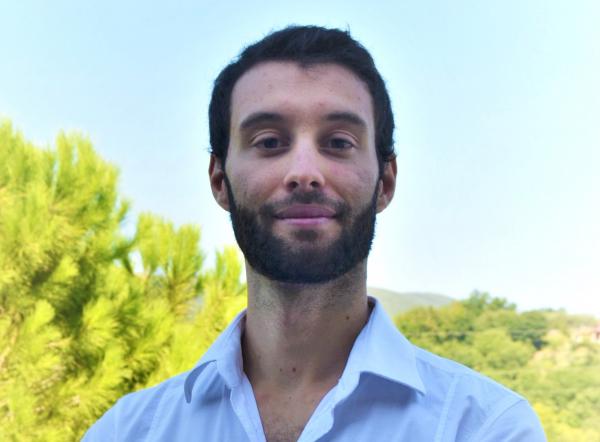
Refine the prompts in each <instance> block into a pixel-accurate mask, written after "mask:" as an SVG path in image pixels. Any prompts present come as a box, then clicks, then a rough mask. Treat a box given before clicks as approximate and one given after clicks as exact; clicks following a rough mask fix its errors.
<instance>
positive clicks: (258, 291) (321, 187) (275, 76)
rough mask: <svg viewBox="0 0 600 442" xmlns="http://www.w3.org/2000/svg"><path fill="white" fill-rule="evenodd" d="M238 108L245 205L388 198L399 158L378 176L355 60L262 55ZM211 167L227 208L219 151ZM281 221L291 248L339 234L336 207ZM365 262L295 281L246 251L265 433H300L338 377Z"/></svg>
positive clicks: (361, 317) (231, 173)
mask: <svg viewBox="0 0 600 442" xmlns="http://www.w3.org/2000/svg"><path fill="white" fill-rule="evenodd" d="M231 108H232V115H231V127H230V144H229V149H228V154H227V160H226V165H225V167H226V169H225V172H226V173H227V176H228V178H229V182H230V184H231V187H232V189H231V190H232V192H233V195H234V196H235V199H236V203H237V204H239V205H243V206H245V207H248V208H252V209H253V210H258V208H260V207H261V205H262V204H265V203H273V202H279V201H283V200H285V199H286V197H289V195H290V194H291V193H293V192H308V191H318V192H321V193H322V194H323V195H324V196H326V197H327V198H328V199H330V200H332V201H343V202H345V203H347V204H348V205H349V206H350V207H351V209H352V212H353V213H354V214H356V213H357V212H359V211H360V210H361V209H364V208H365V207H366V206H367V205H368V204H369V202H370V201H371V199H372V198H373V193H374V192H375V191H376V192H377V201H376V204H377V212H378V213H379V212H381V211H382V210H384V209H385V208H386V207H387V205H388V204H389V203H390V201H391V199H392V197H393V195H394V189H395V182H396V181H395V179H396V163H395V160H392V161H390V162H387V163H385V166H384V169H383V173H382V176H381V178H380V177H379V168H378V164H377V155H376V150H375V132H374V118H373V106H372V100H371V96H370V94H369V91H368V89H367V87H366V85H365V84H364V83H363V82H362V81H361V80H360V79H359V78H358V77H356V76H355V75H354V74H353V73H352V72H351V71H349V70H347V69H346V68H344V67H342V66H339V65H335V64H320V65H315V66H311V67H308V68H306V67H300V66H299V65H297V64H295V63H292V62H265V63H261V64H259V65H257V66H255V67H253V68H252V69H250V70H249V71H248V72H246V73H245V74H244V75H243V76H242V77H241V78H240V79H239V80H238V82H237V83H236V85H235V87H234V90H233V95H232V106H231ZM264 113H268V114H272V115H271V116H270V117H269V118H264V115H263V114H264ZM261 115H262V117H263V118H258V119H257V118H255V117H257V116H261ZM273 115H274V116H275V118H273ZM340 115H342V116H343V117H340ZM349 115H350V116H353V117H356V118H348V116H349ZM252 119H254V122H253V123H252V124H247V123H248V122H249V121H250V120H252ZM352 120H355V121H352ZM359 121H362V123H359ZM209 177H210V183H211V187H212V191H213V195H214V197H215V199H216V201H217V202H218V203H219V205H220V206H221V207H223V208H224V209H225V210H230V201H229V198H228V195H227V191H226V188H225V186H226V183H225V180H224V171H223V165H222V163H221V162H220V161H219V159H217V158H215V157H214V156H213V157H212V158H211V162H210V167H209ZM272 229H273V233H274V234H275V235H277V236H279V237H280V238H282V239H284V240H285V241H286V242H287V243H289V244H290V246H292V247H310V248H317V249H318V248H326V247H327V246H328V245H330V244H331V243H332V242H333V241H334V240H335V239H336V238H337V237H338V235H339V234H340V231H341V226H340V224H339V222H338V220H336V219H335V218H322V217H321V218H319V219H316V218H315V219H308V220H307V219H298V218H293V217H291V218H286V219H278V220H276V221H275V222H274V223H273V226H272ZM307 231H310V232H312V233H311V234H310V235H306V234H304V233H306V232H307ZM366 268H367V262H366V260H364V261H362V262H360V263H359V264H358V265H357V266H355V267H354V268H353V269H351V270H350V271H349V272H348V273H346V274H344V275H342V276H341V277H339V278H337V279H334V280H332V281H328V282H325V283H320V284H289V283H281V282H278V281H273V280H271V279H268V278H266V277H265V276H263V275H261V274H259V273H257V272H256V271H255V270H254V269H253V268H252V267H251V266H250V265H249V263H248V262H246V275H247V282H248V310H247V315H246V323H245V331H244V335H243V340H242V351H243V357H244V371H245V373H246V375H247V377H248V379H249V381H250V383H251V385H252V388H253V391H254V395H255V398H256V401H257V405H258V408H259V413H260V416H261V420H262V423H263V429H264V430H265V434H266V436H267V440H270V441H274V440H297V439H298V437H299V436H300V433H301V432H302V429H303V428H304V426H305V425H306V423H307V421H308V419H309V418H310V416H311V414H312V413H313V412H314V410H315V408H316V407H317V405H318V403H319V401H320V400H321V399H322V398H323V396H324V395H325V394H326V393H327V392H328V391H329V390H330V389H331V388H333V387H334V386H335V385H336V383H337V381H338V379H339V378H340V376H341V374H342V372H343V369H344V366H345V364H346V361H347V359H348V355H349V353H350V350H351V348H352V345H353V343H354V340H355V339H356V337H357V335H358V334H359V332H360V330H361V329H362V328H363V326H364V325H365V323H366V321H367V319H368V316H369V306H368V303H367V291H366V279H367V272H366Z"/></svg>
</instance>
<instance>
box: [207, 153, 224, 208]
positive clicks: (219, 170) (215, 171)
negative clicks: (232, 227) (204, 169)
mask: <svg viewBox="0 0 600 442" xmlns="http://www.w3.org/2000/svg"><path fill="white" fill-rule="evenodd" d="M208 178H209V180H210V188H211V190H212V193H213V196H214V197H215V201H216V202H217V203H218V204H219V206H221V207H222V208H223V209H225V210H227V211H228V212H229V195H228V194H227V183H226V182H225V171H224V169H223V163H222V161H221V160H220V159H219V158H217V157H216V156H214V155H211V156H210V163H209V165H208Z"/></svg>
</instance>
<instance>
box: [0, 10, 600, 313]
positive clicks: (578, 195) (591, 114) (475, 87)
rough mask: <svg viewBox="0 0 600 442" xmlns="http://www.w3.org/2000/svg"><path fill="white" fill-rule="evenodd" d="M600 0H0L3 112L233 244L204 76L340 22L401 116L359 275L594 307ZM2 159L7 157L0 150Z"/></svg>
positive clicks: (206, 234) (142, 201)
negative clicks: (92, 154) (214, 163)
mask: <svg viewBox="0 0 600 442" xmlns="http://www.w3.org/2000/svg"><path fill="white" fill-rule="evenodd" d="M598 23H600V2H597V1H594V0H590V1H583V0H582V1H574V2H564V1H551V0H544V1H535V0H530V1H525V2H524V1H514V0H509V1H503V2H476V1H462V2H450V1H435V2H434V1H422V0H419V1H417V0H413V1H393V2H392V1H389V2H383V1H382V2H366V1H364V0H363V1H360V2H359V1H348V0H346V1H328V2H324V1H302V2H276V1H252V2H248V1H246V2H237V1H218V2H217V1H195V2H191V1H179V2H177V1H174V2H151V1H143V2H142V1H137V2H136V1H128V2H123V1H118V2H117V1H102V2H80V1H77V2H76V1H60V0H57V1H52V2H45V1H41V0H39V1H33V0H23V1H19V2H14V1H8V0H0V117H4V118H8V119H10V120H11V121H12V123H13V125H14V127H15V128H16V129H18V130H20V131H21V132H22V133H23V134H24V135H25V137H26V138H28V139H30V140H32V141H34V142H35V143H38V144H39V145H40V146H51V145H52V143H53V142H54V139H55V137H56V135H57V134H58V133H59V131H61V130H66V131H71V132H73V131H74V132H79V133H82V134H84V135H86V136H88V137H89V138H90V139H91V140H92V142H93V144H94V146H95V147H96V149H97V151H98V152H99V153H100V154H101V156H102V157H104V158H105V159H107V160H109V161H110V162H112V163H113V164H115V165H117V166H118V168H119V170H120V173H121V174H120V189H121V193H122V194H123V195H125V196H126V197H128V198H129V199H131V200H132V201H133V210H132V212H131V214H130V217H129V221H128V223H129V224H128V225H127V226H125V228H126V229H130V230H131V229H133V226H134V224H135V219H136V217H137V215H138V214H139V213H141V212H148V211H149V212H153V213H155V214H158V215H160V216H162V217H164V218H165V219H168V220H171V221H173V222H174V223H175V224H176V225H177V226H180V225H183V224H195V225H199V226H200V227H201V231H202V240H201V245H202V248H203V250H205V251H206V254H207V256H208V259H207V261H208V265H210V262H211V260H213V259H214V254H215V251H216V250H219V249H221V248H222V247H223V246H224V245H227V244H234V243H235V239H234V236H233V233H232V231H231V227H230V223H229V217H228V214H227V213H226V212H225V211H223V210H222V209H220V208H219V207H218V206H217V204H216V203H215V202H214V200H213V197H212V194H211V192H210V188H209V184H208V179H207V168H208V160H209V154H208V146H209V142H208V128H207V108H208V101H209V97H210V93H211V88H212V82H213V80H214V78H215V77H216V76H217V75H218V73H219V71H220V70H221V69H222V68H223V67H224V66H225V65H226V64H227V63H228V62H229V61H231V60H232V59H233V58H234V57H235V56H236V55H237V54H238V53H239V52H240V50H241V49H242V48H243V47H244V46H245V45H248V44H250V43H252V42H254V41H256V40H258V39H260V38H262V37H263V36H265V35H266V34H267V33H268V32H270V31H273V30H277V29H280V28H282V27H284V26H286V25H289V24H317V25H323V26H329V27H337V28H342V29H347V30H349V31H350V32H351V34H352V35H353V37H355V38H356V39H358V40H359V41H360V42H362V43H363V45H364V46H366V47H367V48H368V49H369V50H370V52H371V53H372V55H373V57H374V59H375V62H376V64H377V66H378V68H379V70H380V72H381V74H382V75H383V77H384V78H385V80H386V83H387V86H388V90H389V92H390V95H391V99H392V103H393V109H394V113H395V120H396V128H397V129H396V133H395V146H396V150H397V153H398V157H397V162H398V179H397V190H396V195H395V197H394V201H393V202H392V204H391V206H390V207H389V208H388V209H387V210H386V211H385V212H383V213H382V214H381V215H380V216H379V217H378V221H377V222H378V224H377V232H376V238H375V242H374V245H373V250H372V252H371V256H370V259H369V267H368V272H369V276H368V284H369V285H370V286H374V287H381V288H387V289H391V290H396V291H400V292H408V291H411V292H415V291H417V292H433V293H440V294H445V295H448V296H452V297H454V298H465V297H467V296H468V295H469V294H470V293H471V292H472V291H473V290H479V291H485V292H488V293H490V294H491V295H493V296H499V297H504V298H507V299H508V300H510V301H511V302H514V303H516V304H517V305H518V307H519V308H520V309H522V310H527V309H533V308H555V309H557V308H565V309H566V310H567V311H569V312H573V313H592V314H595V315H597V316H600V173H599V172H598V170H599V169H600V154H599V150H600V122H599V116H600V82H599V80H598V79H600V26H598ZM0 167H1V165H0Z"/></svg>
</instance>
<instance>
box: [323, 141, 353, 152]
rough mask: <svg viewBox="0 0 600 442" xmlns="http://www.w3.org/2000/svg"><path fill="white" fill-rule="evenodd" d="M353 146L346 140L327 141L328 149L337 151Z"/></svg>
mask: <svg viewBox="0 0 600 442" xmlns="http://www.w3.org/2000/svg"><path fill="white" fill-rule="evenodd" d="M352 146H353V144H352V142H350V141H348V140H346V139H344V138H331V139H330V140H328V141H327V147H330V148H332V149H336V150H343V149H349V148H351V147H352Z"/></svg>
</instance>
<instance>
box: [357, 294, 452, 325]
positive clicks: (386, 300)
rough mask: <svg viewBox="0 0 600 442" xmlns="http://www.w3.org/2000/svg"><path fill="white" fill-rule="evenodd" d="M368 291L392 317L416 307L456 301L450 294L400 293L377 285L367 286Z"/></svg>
mask: <svg viewBox="0 0 600 442" xmlns="http://www.w3.org/2000/svg"><path fill="white" fill-rule="evenodd" d="M367 293H368V294H370V295H372V296H374V297H376V298H377V299H378V300H379V301H381V304H382V305H383V308H384V309H385V311H386V312H387V313H388V315H390V316H391V317H392V318H395V317H396V316H397V315H398V314H400V313H402V312H405V311H407V310H410V309H412V308H414V307H424V306H431V307H441V306H443V305H446V304H450V303H451V302H453V301H455V299H452V298H450V297H449V296H445V295H439V294H436V293H418V292H416V293H398V292H394V291H392V290H385V289H379V288H375V287H369V288H367Z"/></svg>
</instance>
